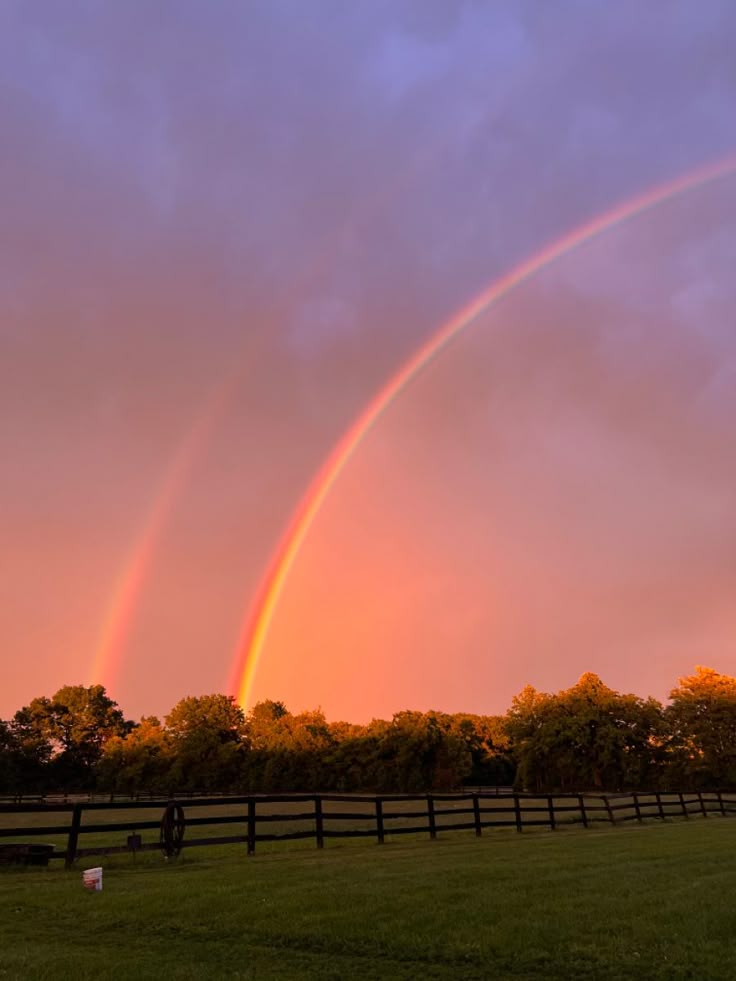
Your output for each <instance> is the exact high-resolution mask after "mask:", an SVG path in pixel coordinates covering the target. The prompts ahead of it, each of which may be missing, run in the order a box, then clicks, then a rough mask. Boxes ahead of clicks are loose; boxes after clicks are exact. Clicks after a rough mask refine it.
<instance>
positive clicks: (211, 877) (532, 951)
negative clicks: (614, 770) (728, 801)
mask: <svg viewBox="0 0 736 981" xmlns="http://www.w3.org/2000/svg"><path fill="white" fill-rule="evenodd" d="M735 842H736V822H733V821H731V820H729V819H718V818H713V819H709V820H707V821H706V820H703V819H700V820H693V821H689V822H685V821H682V822H677V823H666V824H664V825H663V824H661V823H660V824H654V823H652V824H647V825H644V826H636V825H632V826H628V827H625V828H617V829H595V830H589V831H583V830H567V831H561V832H558V833H556V834H552V833H549V832H540V833H536V834H533V835H516V834H515V833H513V832H506V833H504V832H494V833H491V834H488V835H485V836H484V837H483V838H481V839H475V837H474V836H473V835H472V834H470V835H465V834H462V833H456V834H453V835H447V836H446V837H445V838H444V839H442V838H441V839H440V840H438V841H437V842H429V841H427V840H424V841H410V842H407V841H405V840H404V841H401V840H398V841H396V842H392V843H390V844H387V845H385V846H384V847H380V846H378V845H374V844H368V845H366V844H363V845H362V846H357V845H355V844H351V845H345V846H344V847H334V846H333V843H332V842H330V843H329V846H328V847H327V848H326V849H325V850H324V851H323V852H318V851H317V850H316V849H314V850H313V849H311V848H305V847H303V846H302V847H300V848H286V846H281V847H279V848H275V849H273V850H271V851H268V852H264V853H261V854H258V855H256V856H255V857H254V858H251V859H248V858H247V857H245V855H244V854H243V852H242V850H241V849H239V848H238V847H230V848H227V849H226V848H212V849H193V850H192V851H190V852H185V853H184V854H183V857H182V859H180V860H179V861H178V862H177V863H174V864H166V863H164V862H163V860H162V859H161V858H160V856H158V855H155V854H154V853H149V854H148V855H147V856H146V857H145V858H144V857H143V856H140V857H139V859H138V862H137V863H136V864H133V863H132V860H131V859H130V858H129V857H128V856H120V857H116V858H114V859H109V860H103V861H102V864H103V866H104V868H105V873H104V874H105V879H104V890H103V892H101V893H87V892H85V891H84V890H83V888H82V886H81V874H80V872H79V871H75V872H65V871H63V870H61V869H60V868H59V867H58V865H56V866H52V867H50V868H49V869H41V870H30V869H29V870H25V871H4V872H2V873H0V978H2V979H10V978H13V979H15V978H18V979H21V978H22V979H24V981H25V979H40V981H43V979H65V978H70V979H71V978H74V979H87V978H97V979H113V978H114V979H116V981H117V979H121V981H126V979H131V981H132V979H146V978H152V979H154V978H155V979H157V981H158V979H160V978H162V977H165V978H167V979H168V978H173V979H182V978H188V979H194V978H196V979H199V978H204V979H207V978H213V979H214V978H253V979H268V978H280V979H291V978H294V979H300V978H304V979H320V981H330V979H376V981H377V979H381V981H383V979H406V981H410V979H412V981H413V979H417V978H418V979H422V981H425V979H427V981H430V979H437V978H453V979H468V981H471V979H498V978H510V979H520V978H525V979H532V978H535V979H536V978H542V977H543V978H546V979H563V978H564V979H571V978H576V979H590V981H593V979H595V981H599V979H601V981H605V979H620V978H642V979H657V978H661V979H668V981H669V979H684V978H691V979H697V981H700V979H708V978H724V979H725V978H732V977H733V976H734V964H736V929H735V928H736V862H734V859H733V854H734V844H735ZM87 861H88V862H89V864H95V863H94V861H93V860H87Z"/></svg>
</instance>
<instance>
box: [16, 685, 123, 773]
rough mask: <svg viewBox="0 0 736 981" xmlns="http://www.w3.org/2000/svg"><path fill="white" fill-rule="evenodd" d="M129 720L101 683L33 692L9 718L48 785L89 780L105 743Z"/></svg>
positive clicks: (19, 741)
mask: <svg viewBox="0 0 736 981" xmlns="http://www.w3.org/2000/svg"><path fill="white" fill-rule="evenodd" d="M130 726H131V724H130V723H128V722H126V721H125V718H124V717H123V713H122V712H121V711H120V709H119V708H118V706H117V704H116V703H115V702H114V701H113V700H112V699H111V698H109V697H108V695H107V693H106V692H105V689H104V688H103V686H102V685H92V686H90V687H89V688H85V687H84V686H83V685H66V686H65V687H63V688H60V689H59V690H58V691H57V692H56V694H55V695H54V696H53V697H52V698H46V697H43V698H34V699H33V700H32V701H31V702H30V704H29V705H27V706H25V707H24V708H22V709H20V710H19V711H18V712H16V714H15V716H14V718H13V721H12V723H11V730H12V732H13V734H14V737H15V741H16V744H17V748H18V751H19V752H20V753H21V756H22V757H23V758H24V759H25V761H26V764H27V765H32V766H35V767H36V768H38V767H39V766H40V767H43V769H44V771H45V773H46V781H47V783H48V785H49V786H51V785H53V784H54V783H56V784H57V785H58V786H63V787H74V786H77V787H83V786H90V785H91V784H92V782H93V779H94V767H95V764H96V763H97V762H98V760H99V759H100V757H101V755H102V751H103V749H104V746H105V743H106V742H107V741H108V739H110V738H112V737H113V736H122V735H125V733H127V732H128V731H129V729H130Z"/></svg>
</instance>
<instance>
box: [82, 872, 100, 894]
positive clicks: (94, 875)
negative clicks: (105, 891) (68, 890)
mask: <svg viewBox="0 0 736 981" xmlns="http://www.w3.org/2000/svg"><path fill="white" fill-rule="evenodd" d="M82 885H83V886H84V888H85V889H89V890H90V892H101V891H102V867H101V866H98V867H97V868H96V869H85V870H84V872H82Z"/></svg>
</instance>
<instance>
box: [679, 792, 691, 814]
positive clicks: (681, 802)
mask: <svg viewBox="0 0 736 981" xmlns="http://www.w3.org/2000/svg"><path fill="white" fill-rule="evenodd" d="M679 796H680V807H682V813H683V814H684V815H685V817H686V818H689V817H690V815H689V814H688V812H687V805H686V804H685V795H684V794H683V792H682V791H680V794H679Z"/></svg>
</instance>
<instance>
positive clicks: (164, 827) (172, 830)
mask: <svg viewBox="0 0 736 981" xmlns="http://www.w3.org/2000/svg"><path fill="white" fill-rule="evenodd" d="M185 828H186V820H185V818H184V808H183V807H182V806H181V804H177V803H176V801H171V803H169V804H167V806H166V810H165V811H164V816H163V817H162V818H161V851H162V852H163V853H164V855H165V856H166V858H176V857H177V856H178V855H179V852H180V851H181V847H182V842H183V841H184V829H185Z"/></svg>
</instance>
